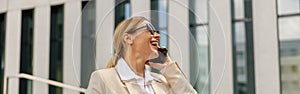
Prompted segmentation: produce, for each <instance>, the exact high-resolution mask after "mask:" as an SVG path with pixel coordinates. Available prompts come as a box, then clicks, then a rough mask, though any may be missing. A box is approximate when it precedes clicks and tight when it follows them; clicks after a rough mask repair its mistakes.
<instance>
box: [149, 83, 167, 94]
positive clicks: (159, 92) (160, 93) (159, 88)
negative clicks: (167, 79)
mask: <svg viewBox="0 0 300 94" xmlns="http://www.w3.org/2000/svg"><path fill="white" fill-rule="evenodd" d="M151 85H152V89H153V91H154V92H155V94H167V92H168V90H167V89H166V88H165V86H164V85H163V84H162V83H161V82H159V81H155V80H152V82H151Z"/></svg>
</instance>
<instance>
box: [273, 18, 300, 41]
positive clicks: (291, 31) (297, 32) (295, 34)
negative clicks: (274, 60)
mask: <svg viewBox="0 0 300 94" xmlns="http://www.w3.org/2000/svg"><path fill="white" fill-rule="evenodd" d="M278 23H279V37H280V40H281V41H284V40H286V41H287V40H299V39H300V15H299V16H293V17H282V18H280V19H278Z"/></svg>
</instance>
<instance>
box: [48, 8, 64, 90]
mask: <svg viewBox="0 0 300 94" xmlns="http://www.w3.org/2000/svg"><path fill="white" fill-rule="evenodd" d="M63 21H64V6H63V5H57V6H51V23H50V68H49V69H50V71H49V72H50V73H49V79H50V80H54V81H59V82H62V81H63V36H64V33H63V27H64V25H63V24H64V22H63ZM49 94H62V88H60V87H55V86H52V85H49Z"/></svg>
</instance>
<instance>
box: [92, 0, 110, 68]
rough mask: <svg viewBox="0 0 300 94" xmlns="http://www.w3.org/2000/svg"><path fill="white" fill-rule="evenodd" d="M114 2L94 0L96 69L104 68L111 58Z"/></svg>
mask: <svg viewBox="0 0 300 94" xmlns="http://www.w3.org/2000/svg"><path fill="white" fill-rule="evenodd" d="M114 8H115V0H108V1H105V3H103V1H101V0H96V36H95V37H96V69H102V68H105V67H106V64H107V63H108V61H109V60H110V59H111V58H112V56H113V54H114V53H113V52H114V51H113V32H114V15H115V14H114Z"/></svg>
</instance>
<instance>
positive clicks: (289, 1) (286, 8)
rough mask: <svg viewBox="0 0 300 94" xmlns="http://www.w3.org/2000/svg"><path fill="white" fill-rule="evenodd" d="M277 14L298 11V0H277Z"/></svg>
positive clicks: (299, 6)
mask: <svg viewBox="0 0 300 94" xmlns="http://www.w3.org/2000/svg"><path fill="white" fill-rule="evenodd" d="M277 2H278V3H277V4H278V14H279V15H281V14H294V13H300V0H278V1H277Z"/></svg>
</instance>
